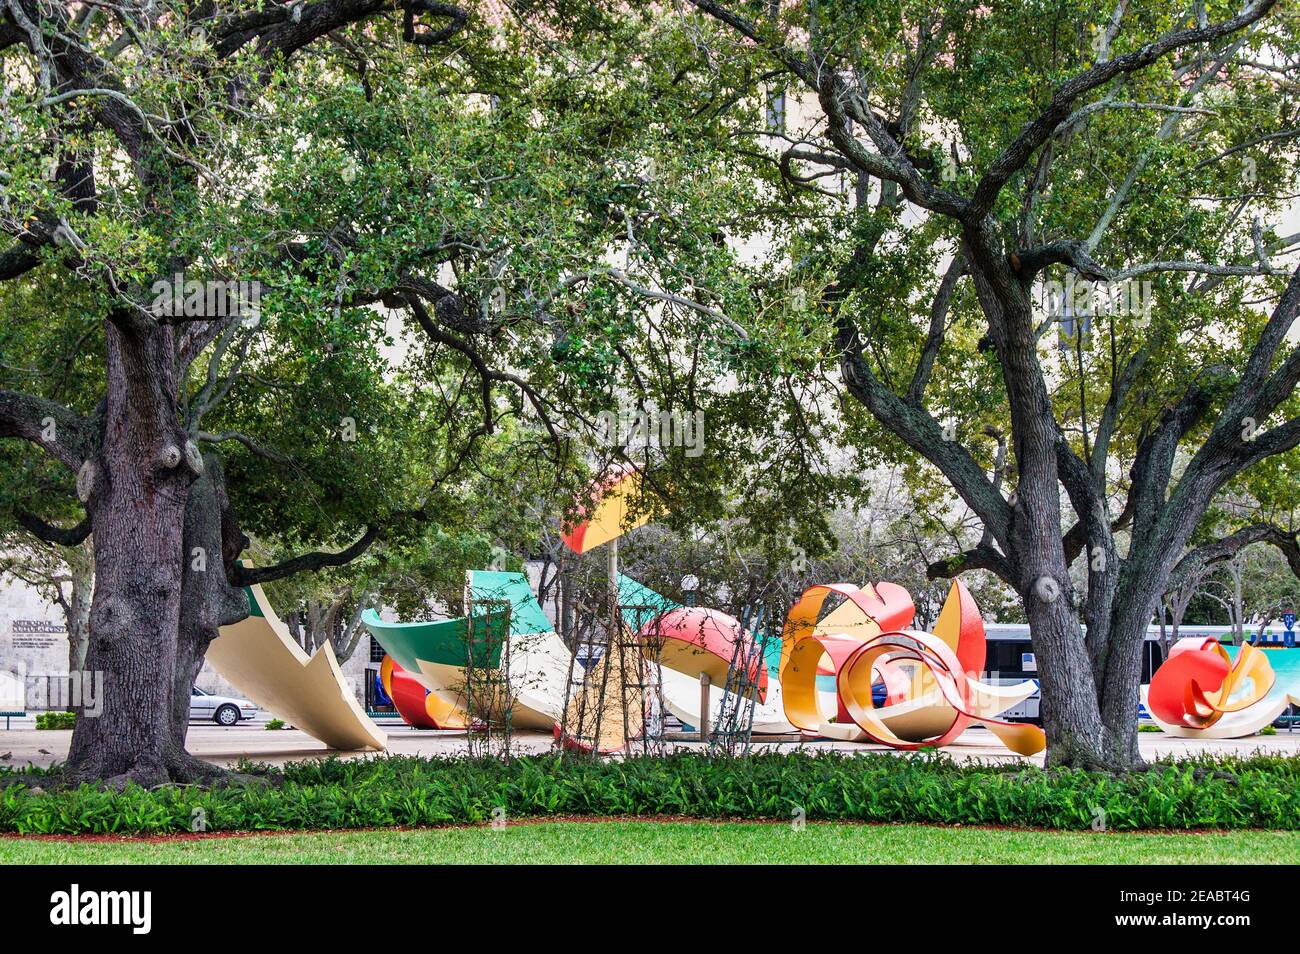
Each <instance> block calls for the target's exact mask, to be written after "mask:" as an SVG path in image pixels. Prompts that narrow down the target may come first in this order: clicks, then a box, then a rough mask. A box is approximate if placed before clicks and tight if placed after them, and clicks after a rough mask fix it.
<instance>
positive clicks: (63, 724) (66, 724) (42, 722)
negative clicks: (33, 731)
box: [36, 712, 77, 729]
mask: <svg viewBox="0 0 1300 954" xmlns="http://www.w3.org/2000/svg"><path fill="white" fill-rule="evenodd" d="M76 727H77V714H76V713H75V712H42V713H40V714H39V715H38V716H37V717H36V728H38V729H75V728H76Z"/></svg>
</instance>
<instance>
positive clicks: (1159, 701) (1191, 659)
mask: <svg viewBox="0 0 1300 954" xmlns="http://www.w3.org/2000/svg"><path fill="white" fill-rule="evenodd" d="M1275 680H1276V676H1275V675H1274V673H1273V667H1272V666H1270V665H1269V662H1268V657H1267V656H1265V654H1264V652H1263V651H1262V650H1259V649H1257V648H1255V647H1254V646H1250V645H1246V646H1242V647H1241V649H1240V650H1239V651H1238V653H1237V658H1236V660H1235V661H1234V660H1233V658H1232V657H1231V656H1229V655H1228V651H1227V650H1226V649H1224V648H1223V647H1222V646H1221V645H1219V641H1218V640H1217V639H1215V638H1213V637H1212V636H1191V637H1187V638H1185V639H1180V640H1178V642H1176V643H1174V646H1173V648H1172V649H1170V650H1169V658H1168V659H1166V660H1165V662H1164V665H1162V666H1161V667H1160V668H1159V669H1157V670H1156V671H1155V674H1154V675H1153V676H1152V677H1151V685H1150V686H1149V687H1148V689H1147V699H1146V703H1147V708H1148V709H1149V710H1150V711H1151V715H1152V716H1153V717H1154V718H1155V719H1156V721H1157V722H1159V723H1162V724H1163V725H1167V726H1171V727H1177V728H1180V729H1209V728H1211V727H1212V726H1214V725H1215V724H1216V723H1217V722H1219V721H1220V720H1221V719H1222V718H1223V717H1224V716H1225V715H1228V714H1229V713H1232V712H1241V711H1243V710H1245V709H1249V708H1250V707H1251V706H1253V705H1255V704H1256V703H1257V702H1259V701H1260V700H1262V699H1263V698H1264V697H1265V696H1267V695H1268V694H1269V691H1270V690H1272V688H1273V683H1274V681H1275ZM1272 718H1273V716H1272V715H1271V714H1269V715H1267V716H1266V717H1265V719H1264V720H1262V721H1263V724H1267V722H1268V721H1271V720H1272Z"/></svg>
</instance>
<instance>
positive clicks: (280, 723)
mask: <svg viewBox="0 0 1300 954" xmlns="http://www.w3.org/2000/svg"><path fill="white" fill-rule="evenodd" d="M283 728H284V720H283V719H271V720H269V721H268V722H267V723H266V730H267V731H268V732H277V731H279V730H280V729H283Z"/></svg>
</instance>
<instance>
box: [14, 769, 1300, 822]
mask: <svg viewBox="0 0 1300 954" xmlns="http://www.w3.org/2000/svg"><path fill="white" fill-rule="evenodd" d="M241 770H242V771H244V772H258V771H260V772H261V773H263V774H265V775H266V776H267V782H269V783H270V784H267V783H263V782H249V783H238V784H230V785H225V786H218V787H215V788H210V789H202V788H198V787H193V786H166V787H162V788H158V789H155V790H150V791H146V790H144V789H141V788H139V787H134V786H133V787H128V788H127V789H125V790H124V791H103V790H100V789H98V788H94V787H91V786H88V785H83V786H80V787H78V788H73V789H62V790H59V789H56V788H54V787H50V788H49V790H47V791H46V792H44V793H41V794H36V793H33V792H32V791H31V790H30V789H29V788H28V787H26V786H25V785H24V784H21V783H14V784H10V785H8V786H2V787H0V831H7V832H23V833H49V834H56V833H57V834H76V833H103V834H111V833H159V832H183V831H188V830H189V827H190V820H191V819H192V818H193V817H194V812H195V810H197V809H202V811H203V816H204V817H205V818H206V820H207V822H208V827H209V829H210V830H213V831H259V830H311V829H317V830H319V829H348V828H370V827H391V826H412V827H415V826H429V825H449V824H474V823H481V822H485V821H488V820H490V819H491V818H492V817H493V812H494V810H495V809H504V811H505V813H506V817H508V818H526V817H545V816H562V815H597V816H632V815H676V816H683V817H688V818H719V819H721V818H725V819H783V820H788V819H789V818H791V817H792V816H793V815H794V814H795V813H797V812H800V811H802V813H803V815H804V817H806V818H808V819H809V820H816V819H826V820H843V821H864V822H922V823H930V824H964V825H1011V826H1022V827H1034V828H1058V829H1073V830H1086V829H1089V828H1090V827H1091V826H1092V824H1093V822H1094V820H1095V819H1096V818H1098V817H1104V818H1105V819H1106V827H1107V829H1108V830H1110V831H1126V830H1127V831H1131V830H1140V829H1230V828H1266V829H1300V758H1296V757H1282V756H1253V757H1251V758H1249V759H1242V758H1232V757H1225V758H1221V759H1212V758H1209V757H1201V758H1194V759H1186V760H1181V761H1169V762H1159V763H1156V764H1154V765H1152V766H1151V768H1150V769H1149V770H1148V771H1142V772H1133V773H1130V774H1127V775H1122V776H1114V775H1109V774H1106V773H1102V772H1085V771H1081V770H1072V769H1053V770H1050V771H1044V770H1042V769H1039V768H1036V767H1034V766H1030V765H1025V764H1023V763H1016V764H1009V765H1008V764H1002V763H997V764H959V763H956V762H954V761H952V760H951V759H950V758H948V757H947V756H945V755H940V754H924V753H921V754H915V755H911V756H897V755H890V754H883V753H867V754H861V755H846V754H839V753H833V752H827V753H815V754H814V753H810V752H806V751H805V752H792V753H771V754H766V753H764V754H758V755H753V756H751V757H749V758H746V759H727V758H708V757H706V756H703V755H699V754H695V753H678V754H674V755H669V756H666V757H662V758H641V757H631V758H627V759H624V760H618V761H614V760H611V761H593V760H589V759H582V758H574V757H572V756H569V757H561V756H558V755H545V756H536V757H527V758H518V759H514V760H512V761H509V762H503V761H501V760H493V759H470V758H463V757H462V758H432V759H430V758H418V757H401V756H392V757H377V758H372V759H353V760H346V761H345V760H339V759H329V760H325V761H310V762H297V763H291V764H289V765H286V766H285V767H284V768H283V770H277V769H270V768H266V767H262V768H260V769H259V767H257V766H248V765H244V766H241ZM1099 809H1100V810H1101V811H1102V812H1104V813H1105V814H1104V816H1102V815H1099V814H1098V810H1099Z"/></svg>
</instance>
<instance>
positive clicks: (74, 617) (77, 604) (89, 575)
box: [66, 541, 95, 674]
mask: <svg viewBox="0 0 1300 954" xmlns="http://www.w3.org/2000/svg"><path fill="white" fill-rule="evenodd" d="M79 549H80V550H81V551H82V552H81V553H80V554H78V556H77V557H76V558H75V562H73V561H70V562H69V570H70V571H71V572H70V574H69V575H70V577H71V579H70V580H69V582H68V599H67V612H66V616H67V630H68V672H69V673H70V674H75V673H79V672H82V671H83V670H84V669H85V668H86V650H87V648H88V647H89V645H90V605H91V600H92V599H94V593H95V569H94V562H93V561H94V558H95V557H94V550H93V545H92V544H91V543H90V542H89V541H87V542H85V543H82V544H81V545H80V547H79Z"/></svg>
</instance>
